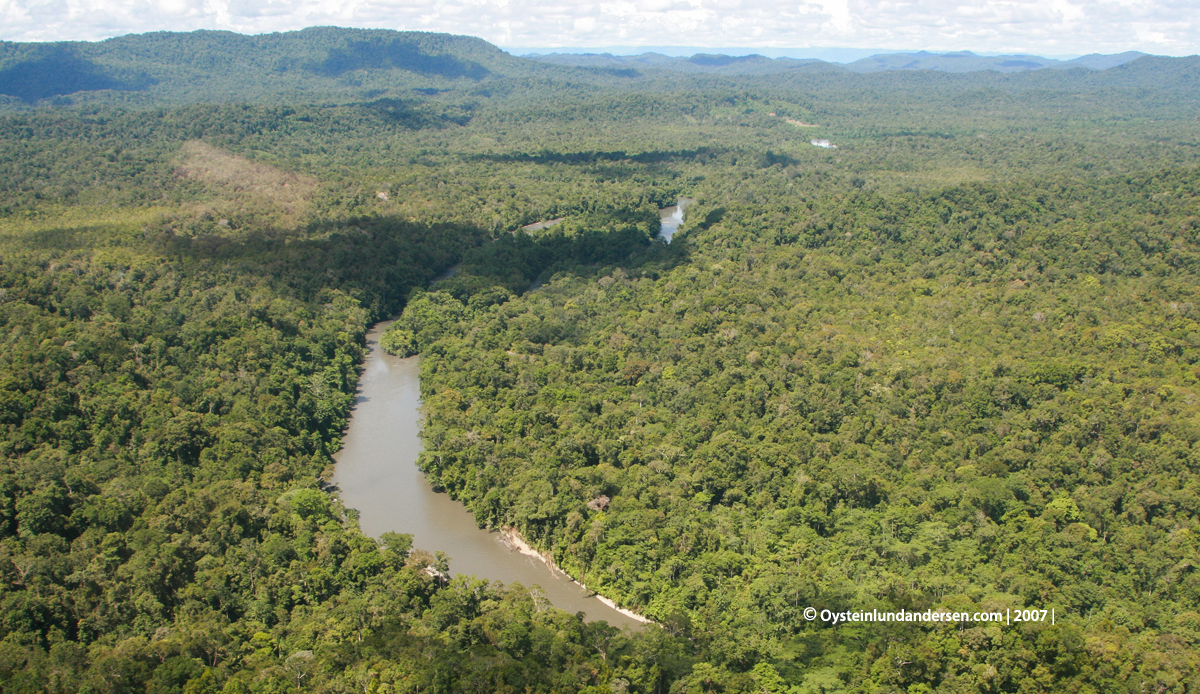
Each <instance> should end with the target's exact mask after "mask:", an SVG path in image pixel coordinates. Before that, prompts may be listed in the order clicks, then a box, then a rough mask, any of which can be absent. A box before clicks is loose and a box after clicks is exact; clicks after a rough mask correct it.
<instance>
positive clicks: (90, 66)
mask: <svg viewBox="0 0 1200 694" xmlns="http://www.w3.org/2000/svg"><path fill="white" fill-rule="evenodd" d="M151 83H152V80H150V79H149V78H148V77H144V78H142V79H139V80H136V81H134V82H125V81H121V80H119V79H116V78H115V77H113V76H112V75H109V74H106V72H105V71H104V69H103V68H102V67H101V66H100V65H97V64H96V63H94V62H92V61H90V60H86V59H84V58H81V57H80V56H78V55H76V53H75V51H74V50H73V49H71V48H70V47H68V46H62V45H55V44H49V45H43V46H37V47H35V48H34V49H33V50H32V51H31V52H30V58H29V59H28V60H23V61H21V62H19V63H16V64H14V65H10V66H9V67H6V68H5V69H3V70H0V94H4V95H7V96H15V97H16V98H18V99H21V100H22V101H25V102H27V103H33V102H35V101H38V100H41V99H49V98H50V97H54V96H62V95H64V94H74V93H76V92H89V91H98V90H101V89H116V90H121V91H140V90H142V89H145V88H147V87H148V86H150V84H151Z"/></svg>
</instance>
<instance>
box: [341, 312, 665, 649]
mask: <svg viewBox="0 0 1200 694" xmlns="http://www.w3.org/2000/svg"><path fill="white" fill-rule="evenodd" d="M390 324H391V321H385V322H383V323H379V324H377V325H376V326H375V327H374V328H372V329H371V331H370V332H369V333H367V347H368V350H369V352H368V354H367V359H366V363H365V364H364V369H363V374H362V378H361V379H360V380H359V384H358V397H357V398H356V400H355V403H354V409H353V411H352V412H351V414H350V425H349V428H348V429H347V430H346V435H345V437H344V439H343V441H342V443H343V447H342V450H340V451H338V453H337V454H335V455H334V456H333V457H334V460H335V461H336V462H337V465H336V467H335V473H334V478H333V483H334V484H335V485H336V486H337V488H338V493H339V494H340V496H341V498H342V501H343V502H344V503H345V504H346V506H347V507H349V508H353V509H356V510H357V511H358V513H359V521H358V522H359V526H360V527H361V528H362V530H363V532H364V533H366V534H367V535H369V536H371V537H379V536H380V535H381V534H383V533H385V532H389V531H392V532H400V533H408V534H410V535H412V536H413V546H414V547H416V548H419V549H424V550H427V551H429V552H434V551H437V550H441V551H443V552H445V553H446V554H447V555H449V557H450V572H451V573H452V574H473V575H475V576H478V577H480V578H487V579H490V580H497V581H503V582H504V583H513V582H518V581H519V582H520V583H521V584H522V585H524V586H526V587H533V586H541V588H542V590H543V591H544V592H545V595H546V597H547V598H548V599H549V600H550V602H551V603H552V604H553V605H554V606H555V607H558V608H560V609H563V610H566V611H567V612H571V613H575V612H583V613H585V615H586V619H587V620H588V621H592V620H601V619H602V620H604V621H606V622H608V623H609V624H613V625H615V626H621V627H630V628H634V629H636V628H638V627H640V626H641V624H640V623H639V622H638V621H636V620H635V619H634V618H632V617H629V616H627V615H624V614H622V613H620V612H618V611H617V610H615V609H613V608H612V607H609V606H608V605H605V604H604V603H602V602H600V600H599V599H598V598H596V597H588V595H589V594H590V591H585V589H583V588H582V587H580V586H579V585H577V584H575V583H574V582H572V581H571V580H570V579H569V578H568V577H566V576H565V575H563V574H562V573H561V572H556V571H553V570H551V569H550V567H549V566H547V565H546V564H544V563H543V562H542V561H540V560H538V559H535V558H533V557H530V556H526V555H524V554H522V553H520V552H519V551H516V550H514V549H510V548H509V547H508V546H506V545H505V543H504V542H503V541H502V538H501V534H500V533H498V532H494V531H487V530H482V529H480V528H479V527H478V526H477V525H476V524H475V518H474V517H473V516H472V515H471V513H470V512H469V511H467V509H466V508H465V507H464V506H463V505H462V504H460V503H458V502H457V501H455V500H453V499H451V498H450V497H449V495H447V494H441V493H437V492H434V491H433V489H432V488H431V487H430V486H429V483H428V482H427V481H426V480H425V476H424V475H423V474H422V473H421V471H420V470H418V469H417V464H416V461H417V454H418V453H420V451H421V439H420V431H421V383H420V369H419V367H418V365H417V357H410V358H408V359H400V358H397V357H394V356H392V355H390V354H386V353H384V351H383V350H382V349H380V348H379V336H380V335H381V334H382V333H383V331H384V329H386V328H387V326H388V325H390Z"/></svg>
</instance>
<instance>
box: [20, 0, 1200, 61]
mask: <svg viewBox="0 0 1200 694" xmlns="http://www.w3.org/2000/svg"><path fill="white" fill-rule="evenodd" d="M1174 4H1175V0H1144V1H1138V2H1099V3H1086V4H1084V3H1076V2H1073V0H1056V1H1055V2H1051V3H1045V2H1041V1H1040V0H1014V2H1010V3H1004V4H997V3H990V2H985V1H983V0H975V1H974V2H966V3H945V4H944V5H938V4H929V3H923V4H917V3H906V2H901V3H893V2H881V1H880V0H802V1H801V2H800V3H799V4H796V5H788V6H786V7H785V8H782V9H781V8H780V7H778V6H776V5H774V4H768V3H765V2H762V1H761V0H747V1H746V2H744V3H741V4H739V5H738V6H737V7H736V8H730V7H727V6H726V5H725V4H724V3H722V2H720V0H655V2H654V3H649V2H641V3H614V4H600V5H574V6H561V5H557V4H553V3H550V2H548V1H547V0H534V2H532V3H522V4H521V5H520V6H513V5H510V4H509V2H508V0H470V1H466V2H464V1H463V0H411V2H407V3H405V4H404V5H403V6H395V5H394V4H392V2H391V0H341V1H340V2H337V3H335V2H333V1H332V0H159V1H158V2H155V3H153V4H150V5H149V6H145V5H139V6H136V7H135V6H132V5H130V4H127V3H122V2H119V1H118V0H72V2H70V3H65V2H62V1H61V0H60V1H59V2H50V3H46V2H42V1H41V0H4V4H3V5H0V17H3V18H4V21H3V22H2V23H0V40H5V41H19V42H50V41H101V40H105V39H109V38H115V37H119V36H125V35H129V34H140V33H147V32H152V31H180V32H187V31H194V30H200V29H208V30H225V31H232V32H235V33H239V34H244V35H261V34H269V33H274V32H286V31H295V30H300V29H303V28H306V27H312V26H338V27H345V28H356V29H389V30H395V31H431V32H436V33H450V34H455V35H462V36H476V37H479V38H482V39H483V40H485V41H488V42H489V43H492V44H493V45H496V46H500V47H514V48H519V49H525V48H534V49H538V50H558V51H560V52H582V51H588V52H590V51H591V50H592V49H596V50H600V49H611V48H619V49H621V50H622V53H621V54H627V53H625V50H632V51H637V52H644V51H645V50H646V49H649V48H662V47H664V46H665V47H668V48H670V47H687V48H693V47H695V48H701V49H703V50H707V51H718V50H728V49H730V48H731V47H735V48H737V49H738V50H752V51H753V52H755V53H758V54H760V55H768V52H779V51H784V52H807V53H809V54H812V53H820V52H823V51H841V50H851V51H861V50H870V51H875V52H876V53H880V52H905V53H908V52H917V51H921V50H924V51H928V52H931V53H946V52H957V51H961V50H965V49H966V48H967V47H969V49H970V50H972V51H973V52H975V53H977V54H979V55H989V54H990V55H1037V56H1042V57H1056V58H1057V57H1059V56H1068V55H1071V56H1082V55H1088V54H1092V53H1099V54H1103V55H1112V54H1119V53H1124V52H1128V51H1139V52H1143V53H1149V54H1152V55H1163V56H1174V57H1180V56H1185V55H1194V54H1197V53H1200V20H1197V19H1195V18H1192V17H1189V16H1188V15H1187V14H1186V13H1180V12H1179V11H1178V8H1177V7H1175V6H1174ZM1181 17H1182V18H1181ZM676 36H686V37H687V40H686V41H681V42H679V43H675V44H672V42H670V41H663V38H664V37H676ZM547 37H553V39H552V40H547ZM548 43H549V44H558V45H557V46H555V45H550V46H547V45H546V44H548ZM875 47H878V48H875ZM603 52H611V51H603ZM726 54H727V53H726ZM788 57H791V56H790V55H789V56H788ZM818 59H820V58H818Z"/></svg>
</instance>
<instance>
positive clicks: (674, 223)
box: [658, 198, 694, 243]
mask: <svg viewBox="0 0 1200 694" xmlns="http://www.w3.org/2000/svg"><path fill="white" fill-rule="evenodd" d="M692 202H694V201H693V200H692V199H691V198H679V202H678V203H676V204H674V205H672V206H671V207H664V208H662V209H661V210H659V211H658V218H659V222H660V224H661V226H660V227H659V230H658V237H659V238H660V239H663V240H664V241H666V242H667V243H671V238H672V237H673V236H675V232H677V231H679V227H680V225H682V224H683V208H685V207H687V206H688V205H689V204H690V203H692Z"/></svg>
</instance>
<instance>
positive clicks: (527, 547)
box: [500, 525, 656, 624]
mask: <svg viewBox="0 0 1200 694" xmlns="http://www.w3.org/2000/svg"><path fill="white" fill-rule="evenodd" d="M500 541H501V542H502V543H504V546H506V547H508V548H509V549H512V550H515V551H517V552H520V553H521V554H524V555H525V556H527V557H532V558H534V559H537V560H539V561H541V562H542V563H543V564H545V565H546V566H547V567H549V568H550V570H551V571H552V572H554V573H556V574H559V575H561V576H562V577H564V578H565V579H566V580H568V581H570V582H571V583H574V584H575V585H577V586H579V587H580V588H583V589H584V590H588V591H591V593H592V596H593V597H595V598H596V599H597V600H599V601H600V602H602V603H604V604H605V605H608V606H609V607H610V608H612V609H613V610H616V611H617V612H620V613H621V614H623V615H625V616H626V617H629V618H630V619H633V620H636V621H638V622H640V623H642V624H655V623H656V622H655V621H654V620H653V619H650V618H649V617H643V616H642V615H640V614H638V613H637V612H634V611H633V610H627V609H625V608H623V607H619V606H617V603H615V602H613V601H612V600H610V599H608V598H606V597H604V596H603V595H601V594H599V593H597V592H595V591H592V590H591V589H590V588H588V587H587V586H585V585H584V584H582V583H580V582H579V581H576V580H575V579H574V578H572V577H571V575H570V574H568V573H567V572H566V571H563V570H562V569H561V568H559V566H558V564H555V563H554V557H553V556H552V555H550V554H549V553H544V552H539V551H538V550H537V548H535V547H534V546H533V545H531V544H529V543H528V542H527V541H526V540H525V538H524V536H522V535H521V533H520V532H519V531H518V530H517V529H516V528H514V527H511V526H507V525H506V526H504V527H502V528H501V529H500Z"/></svg>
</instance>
